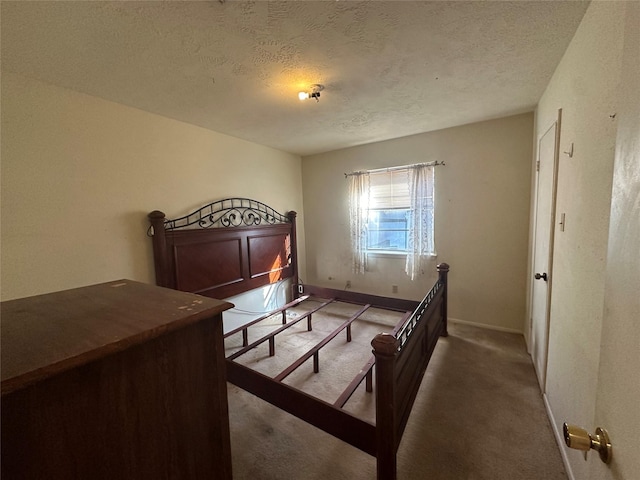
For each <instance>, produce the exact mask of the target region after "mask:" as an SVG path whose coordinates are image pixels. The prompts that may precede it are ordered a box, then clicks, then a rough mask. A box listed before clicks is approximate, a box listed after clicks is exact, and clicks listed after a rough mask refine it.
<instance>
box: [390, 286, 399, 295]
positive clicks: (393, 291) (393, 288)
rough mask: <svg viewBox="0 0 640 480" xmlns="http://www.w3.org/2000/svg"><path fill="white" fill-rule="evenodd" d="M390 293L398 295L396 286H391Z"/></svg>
mask: <svg viewBox="0 0 640 480" xmlns="http://www.w3.org/2000/svg"><path fill="white" fill-rule="evenodd" d="M391 293H398V285H391Z"/></svg>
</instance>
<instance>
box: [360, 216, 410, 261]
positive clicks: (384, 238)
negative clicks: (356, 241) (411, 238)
mask: <svg viewBox="0 0 640 480" xmlns="http://www.w3.org/2000/svg"><path fill="white" fill-rule="evenodd" d="M408 218H409V210H408V209H395V210H370V211H369V223H368V225H367V227H368V228H367V249H369V250H395V251H406V250H407V227H408Z"/></svg>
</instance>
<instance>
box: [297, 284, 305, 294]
mask: <svg viewBox="0 0 640 480" xmlns="http://www.w3.org/2000/svg"><path fill="white" fill-rule="evenodd" d="M298 293H299V294H300V295H302V294H303V293H304V285H298Z"/></svg>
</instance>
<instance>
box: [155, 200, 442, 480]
mask: <svg viewBox="0 0 640 480" xmlns="http://www.w3.org/2000/svg"><path fill="white" fill-rule="evenodd" d="M149 219H150V222H151V227H150V228H149V235H150V236H152V238H153V251H154V262H155V269H156V281H157V283H158V285H160V286H164V287H169V288H174V289H178V290H184V291H188V292H192V293H199V294H202V295H205V296H209V297H213V298H226V297H229V296H232V295H236V294H239V293H242V292H246V291H248V290H252V289H254V288H258V287H261V286H264V285H268V284H271V283H275V282H278V281H280V280H284V279H291V283H292V289H293V291H292V298H293V300H292V301H291V302H290V303H288V304H287V305H285V306H283V307H281V308H279V309H278V310H275V311H273V312H270V313H269V314H266V315H264V316H263V317H260V318H258V319H256V320H254V321H252V322H250V323H248V324H246V325H243V326H242V327H240V328H238V329H235V330H233V331H231V332H228V333H227V335H226V336H227V337H228V336H230V335H233V334H236V333H239V332H242V339H243V346H242V348H241V349H240V350H239V351H237V352H235V353H234V354H232V355H230V356H228V357H227V362H226V363H227V365H226V366H227V380H228V381H230V382H231V383H233V384H235V385H237V386H238V387H240V388H242V389H244V390H247V391H249V392H250V393H253V394H254V395H256V396H258V397H260V398H262V399H264V400H266V401H268V402H269V403H271V404H273V405H275V406H277V407H279V408H281V409H283V410H285V411H287V412H289V413H291V414H292V415H295V416H296V417H298V418H300V419H302V420H304V421H306V422H308V423H310V424H312V425H314V426H316V427H318V428H320V429H322V430H324V431H325V432H327V433H329V434H331V435H334V436H335V437H337V438H340V439H341V440H343V441H345V442H347V443H349V444H351V445H353V446H355V447H356V448H359V449H360V450H362V451H364V452H366V453H368V454H370V455H372V456H374V457H376V459H377V478H378V479H379V480H389V479H395V478H396V452H397V450H398V446H399V444H400V440H401V439H402V434H403V432H404V429H405V426H406V424H407V421H408V419H409V414H410V413H411V408H412V406H413V403H414V400H415V397H416V395H417V392H418V389H419V387H420V383H421V381H422V378H423V376H424V372H425V370H426V368H427V364H428V362H429V359H430V358H431V354H432V353H433V350H434V348H435V346H436V343H437V340H438V338H439V337H440V336H446V335H447V273H448V271H449V266H448V265H447V264H445V263H442V264H440V265H438V272H439V275H438V280H437V281H436V283H435V285H434V286H433V288H432V289H431V290H430V291H429V292H428V293H427V295H426V296H425V297H424V299H423V300H422V301H421V302H418V301H413V300H403V299H397V298H387V297H380V296H375V295H367V294H363V293H356V292H351V291H346V290H333V289H327V288H321V287H315V286H310V285H301V284H299V283H298V272H297V256H296V255H297V249H296V213H295V212H289V214H287V215H282V214H280V213H278V212H276V211H275V210H273V209H272V208H270V207H268V206H267V205H265V204H263V203H261V202H258V201H255V200H250V199H241V198H232V199H225V200H221V201H217V202H213V203H211V204H208V205H206V206H204V207H202V208H200V209H198V210H196V211H194V212H193V213H191V214H189V215H186V216H184V217H180V218H178V219H174V220H168V219H166V217H165V215H164V213H162V212H159V211H153V212H151V213H150V214H149ZM309 296H313V297H319V298H323V299H327V301H326V302H325V304H327V303H330V302H333V301H340V302H348V303H356V304H361V305H363V308H361V309H360V311H359V312H358V313H356V314H355V315H354V316H353V317H352V318H350V319H349V320H348V321H346V322H344V324H343V325H342V326H341V327H340V328H339V329H338V330H336V331H334V332H332V333H331V334H330V335H329V336H328V337H327V338H326V339H325V340H324V341H322V342H320V343H319V344H318V345H316V347H314V348H313V349H311V350H310V351H309V352H307V353H306V354H305V355H304V356H303V357H301V358H300V359H298V361H296V362H295V363H294V364H292V365H291V366H290V367H289V368H288V369H286V371H285V372H283V373H282V374H280V375H278V376H276V377H274V378H270V377H268V376H265V375H263V374H261V373H259V372H256V371H254V370H252V369H250V368H248V367H246V366H244V365H242V364H240V363H238V362H236V361H235V359H236V358H238V357H239V356H240V355H242V354H244V353H246V352H247V351H248V350H250V349H251V348H255V347H256V346H257V345H259V344H262V343H264V342H269V354H270V355H273V354H274V353H275V348H274V339H275V336H276V335H277V334H278V333H279V332H281V331H283V330H284V329H286V328H288V327H290V326H291V325H292V324H294V323H298V322H299V321H301V320H303V319H306V320H307V322H308V329H311V315H312V313H314V312H315V311H317V310H318V309H315V310H312V311H309V312H308V313H307V314H305V315H302V316H298V317H296V318H295V320H293V321H287V320H288V319H287V315H286V312H287V309H289V308H291V307H293V306H294V305H297V304H298V303H300V302H302V301H303V300H304V299H306V298H308V297H309ZM369 307H376V308H383V309H390V310H395V311H402V312H404V314H403V316H402V319H401V321H400V322H399V323H398V325H396V327H395V328H394V329H393V330H392V331H391V332H388V333H381V334H379V335H376V336H375V338H374V339H373V340H372V342H371V345H372V347H373V356H372V357H371V358H370V359H369V360H368V361H367V362H366V364H365V366H364V367H363V368H362V369H361V371H360V373H359V374H358V375H357V376H356V377H355V378H354V379H353V381H352V382H351V384H350V385H349V386H348V387H347V389H346V390H345V391H344V392H343V393H342V395H340V397H339V398H338V400H337V401H336V402H334V403H333V404H331V403H328V402H325V401H323V400H320V399H318V398H316V397H313V396H311V395H308V394H307V393H304V392H302V391H301V390H298V389H296V388H294V387H291V386H289V385H287V384H285V383H283V382H282V380H283V379H284V377H286V376H287V375H288V374H289V373H291V372H292V371H293V370H294V369H295V368H297V367H298V366H300V365H301V364H302V363H303V362H304V361H306V360H307V359H309V358H311V357H313V360H314V371H316V372H317V371H318V370H317V369H318V350H319V349H320V348H321V347H322V346H324V345H325V344H326V343H328V341H329V340H330V339H331V338H333V337H335V335H337V333H339V331H342V330H347V339H350V333H351V331H350V328H351V323H352V322H353V321H354V320H355V319H356V318H357V317H358V316H359V315H360V314H361V313H362V312H364V311H365V310H366V309H367V308H369ZM279 313H281V314H282V327H281V328H278V329H276V330H275V331H274V332H272V333H270V334H269V335H266V336H264V337H262V338H260V339H259V340H256V341H254V342H252V343H251V344H250V343H249V341H248V329H249V328H250V327H251V326H252V325H255V324H256V323H258V322H260V321H262V320H263V319H265V318H267V317H270V316H273V315H274V314H279ZM374 365H375V368H373V367H374ZM373 372H375V385H376V388H375V396H376V422H375V425H374V424H372V423H371V422H367V421H365V420H362V419H360V418H358V417H356V416H354V415H352V414H350V413H348V412H347V411H345V410H343V408H342V407H343V406H344V405H345V404H346V402H347V401H348V399H349V398H350V396H351V395H352V394H353V393H354V391H355V390H356V388H357V387H358V386H359V385H360V384H361V383H362V382H363V381H366V389H367V391H371V390H372V383H373V378H372V375H373Z"/></svg>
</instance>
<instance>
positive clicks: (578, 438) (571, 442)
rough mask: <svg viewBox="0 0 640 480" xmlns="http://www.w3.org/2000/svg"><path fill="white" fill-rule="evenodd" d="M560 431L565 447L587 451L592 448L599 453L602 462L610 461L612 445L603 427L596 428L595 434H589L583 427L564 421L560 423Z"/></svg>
mask: <svg viewBox="0 0 640 480" xmlns="http://www.w3.org/2000/svg"><path fill="white" fill-rule="evenodd" d="M562 431H563V433H564V443H566V444H567V447H569V448H575V449H576V450H582V451H584V452H588V451H589V450H591V449H592V448H593V449H594V450H596V451H597V452H598V453H599V454H600V460H602V461H603V462H604V463H609V462H611V455H612V454H613V452H612V449H613V447H612V446H611V441H610V440H609V434H608V433H607V431H606V430H605V429H604V428H600V427H598V428H596V434H595V435H594V436H591V435H590V434H589V432H587V431H586V430H585V429H584V428H582V427H577V426H575V425H569V424H567V423H565V424H563V425H562Z"/></svg>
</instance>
